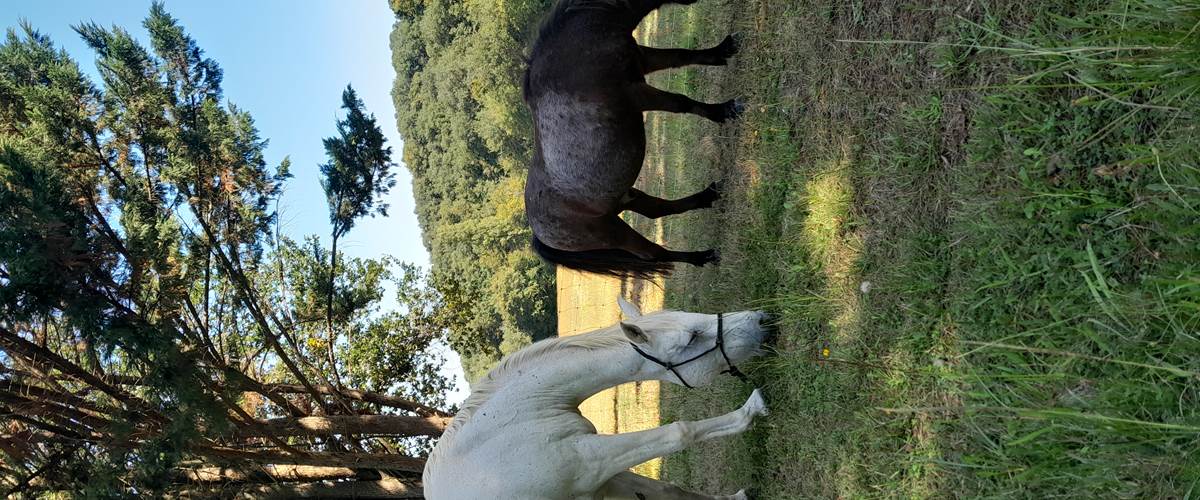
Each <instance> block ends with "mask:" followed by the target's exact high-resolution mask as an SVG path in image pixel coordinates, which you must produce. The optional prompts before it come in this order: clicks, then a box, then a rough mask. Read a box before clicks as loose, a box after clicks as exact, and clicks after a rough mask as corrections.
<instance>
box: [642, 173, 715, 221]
mask: <svg viewBox="0 0 1200 500" xmlns="http://www.w3.org/2000/svg"><path fill="white" fill-rule="evenodd" d="M625 198H626V200H627V201H625V202H624V203H623V204H622V205H621V209H622V210H632V211H634V212H637V213H639V214H642V215H644V216H646V217H649V218H651V219H657V218H659V217H665V216H668V215H675V214H681V213H684V212H687V211H691V210H696V209H700V208H711V207H712V205H713V202H715V201H717V200H719V199H721V192H720V191H719V190H718V188H717V183H715V182H714V183H712V184H709V186H708V187H707V188H705V189H704V191H701V192H699V193H696V194H693V195H691V196H688V197H686V198H680V199H678V200H664V199H662V198H655V197H653V196H650V195H648V194H646V193H643V192H642V191H640V190H638V189H634V188H629V193H628V194H626V195H625Z"/></svg>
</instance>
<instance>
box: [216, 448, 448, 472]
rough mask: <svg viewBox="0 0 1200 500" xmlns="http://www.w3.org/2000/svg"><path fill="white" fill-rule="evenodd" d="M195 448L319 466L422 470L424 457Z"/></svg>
mask: <svg viewBox="0 0 1200 500" xmlns="http://www.w3.org/2000/svg"><path fill="white" fill-rule="evenodd" d="M196 452H197V453H199V454H201V455H207V456H209V457H211V458H214V459H221V460H246V461H250V462H257V463H261V464H285V465H316V466H321V467H352V468H358V469H384V470H398V471H404V472H417V473H420V472H423V471H424V470H425V459H423V458H415V457H408V456H404V455H393V454H388V453H344V452H310V453H307V454H305V455H303V456H299V455H290V454H287V453H282V452H279V451H274V450H263V451H247V450H239V449H236V448H224V447H205V448H198V449H196Z"/></svg>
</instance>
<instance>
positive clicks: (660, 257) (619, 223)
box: [610, 217, 721, 267]
mask: <svg viewBox="0 0 1200 500" xmlns="http://www.w3.org/2000/svg"><path fill="white" fill-rule="evenodd" d="M613 219H614V220H615V223H614V224H613V226H612V227H611V228H610V231H612V233H610V234H615V235H617V238H618V240H617V241H616V242H614V244H615V246H616V247H617V248H620V249H621V250H625V251H627V252H630V253H632V254H634V255H636V256H638V258H641V259H645V260H649V261H655V262H687V263H688V264H691V265H693V266H697V267H702V266H704V265H705V264H709V263H716V262H720V260H721V256H720V255H718V254H717V252H716V250H702V251H699V252H677V251H674V250H667V249H665V248H663V247H662V245H659V244H657V243H655V242H653V241H650V240H648V239H646V237H645V236H642V234H641V233H639V232H637V231H634V229H633V228H632V227H629V224H626V223H625V221H623V220H621V219H620V218H617V217H613Z"/></svg>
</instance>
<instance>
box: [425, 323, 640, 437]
mask: <svg viewBox="0 0 1200 500" xmlns="http://www.w3.org/2000/svg"><path fill="white" fill-rule="evenodd" d="M628 343H629V339H627V338H626V337H625V335H624V334H623V333H621V328H620V327H619V326H618V325H613V326H610V327H607V328H601V329H599V330H594V331H591V332H588V333H585V334H581V335H571V336H567V337H556V338H549V339H545V340H541V341H538V342H534V343H533V344H532V345H530V346H528V347H525V348H524V349H521V350H519V351H517V352H514V353H512V354H509V355H508V356H506V357H505V358H504V359H503V360H501V361H500V363H499V364H498V365H496V367H495V368H492V370H491V371H489V372H488V374H487V375H486V376H484V377H483V378H482V379H481V380H480V381H479V382H477V383H476V384H475V385H474V386H473V387H471V395H470V396H468V397H467V399H466V401H463V404H462V406H461V407H460V408H459V410H458V413H456V414H455V415H454V420H452V421H451V422H450V426H449V427H447V428H446V430H445V432H443V433H442V438H441V439H447V438H448V437H450V436H451V435H453V434H454V433H455V432H457V431H458V429H460V428H462V426H463V425H466V423H467V421H469V420H470V419H471V415H472V414H474V413H475V410H476V409H478V408H479V407H480V406H483V404H484V403H486V402H487V401H488V399H490V398H491V397H492V394H494V393H495V392H496V389H498V388H499V387H501V386H502V385H503V384H504V382H505V381H506V379H507V378H508V375H509V374H510V373H512V372H513V371H515V370H516V369H517V368H521V367H524V366H526V365H531V364H536V363H537V362H538V361H540V360H542V359H543V358H545V357H546V356H550V355H555V354H564V351H571V350H589V351H590V350H595V349H604V348H607V347H613V346H618V345H624V344H628Z"/></svg>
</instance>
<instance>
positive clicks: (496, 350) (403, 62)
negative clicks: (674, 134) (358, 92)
mask: <svg viewBox="0 0 1200 500" xmlns="http://www.w3.org/2000/svg"><path fill="white" fill-rule="evenodd" d="M549 5H550V2H548V1H545V0H541V1H530V0H524V1H516V2H492V1H481V0H471V1H467V2H458V1H448V0H425V1H421V2H403V1H394V2H392V7H393V9H394V10H395V11H396V12H397V21H396V26H395V29H394V31H393V32H392V54H393V56H392V57H393V59H392V63H393V66H394V67H395V69H396V82H395V85H394V87H393V89H392V96H393V99H394V101H395V103H396V122H397V125H398V126H399V128H400V133H401V135H402V136H403V137H404V162H405V164H406V165H407V166H408V168H409V170H410V171H411V172H412V174H413V192H414V196H415V197H416V202H417V217H418V219H419V221H420V223H421V226H422V228H423V230H424V239H425V245H426V247H427V248H428V249H429V251H430V253H431V256H432V261H433V276H432V279H433V283H434V284H435V286H436V287H438V289H439V291H440V292H441V294H442V295H443V296H444V297H445V298H446V301H447V304H452V305H451V306H450V307H451V308H455V307H459V308H462V310H461V311H459V312H458V313H457V314H456V315H455V323H454V324H453V326H452V327H451V334H450V338H451V344H452V346H453V347H454V348H455V349H456V350H457V351H459V353H460V354H462V355H463V359H464V364H465V367H466V371H467V374H468V378H469V379H472V380H473V379H475V378H478V377H479V376H481V375H482V374H483V373H484V372H485V371H486V370H487V369H488V368H490V366H491V365H492V364H493V363H494V362H495V361H497V360H498V359H499V356H501V355H502V354H504V353H508V352H512V350H515V349H518V348H520V347H523V346H524V345H527V344H528V343H529V342H530V341H531V340H537V339H541V338H545V337H549V336H552V335H554V333H555V316H556V314H555V310H554V298H553V293H554V289H553V283H554V275H553V269H552V268H551V267H550V266H547V265H545V264H543V263H541V262H540V260H539V259H538V258H537V257H536V256H534V255H533V253H532V252H531V251H530V249H529V239H530V233H529V229H528V226H527V224H526V223H525V220H524V207H523V205H522V204H521V200H522V199H523V196H522V190H523V186H524V178H525V169H526V168H527V167H526V165H527V163H528V161H529V158H530V148H531V147H532V143H531V137H532V133H531V122H530V118H529V116H528V111H527V109H526V107H525V105H524V103H523V102H522V100H521V88H520V85H519V82H520V81H521V74H522V71H523V64H522V62H521V54H523V53H524V52H525V50H526V44H527V43H528V40H530V39H531V36H532V33H533V31H534V29H535V28H536V23H537V20H538V19H539V18H540V16H541V15H542V14H543V13H544V12H546V10H547V9H548V8H549ZM418 6H419V7H418Z"/></svg>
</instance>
